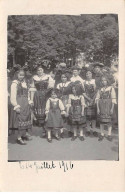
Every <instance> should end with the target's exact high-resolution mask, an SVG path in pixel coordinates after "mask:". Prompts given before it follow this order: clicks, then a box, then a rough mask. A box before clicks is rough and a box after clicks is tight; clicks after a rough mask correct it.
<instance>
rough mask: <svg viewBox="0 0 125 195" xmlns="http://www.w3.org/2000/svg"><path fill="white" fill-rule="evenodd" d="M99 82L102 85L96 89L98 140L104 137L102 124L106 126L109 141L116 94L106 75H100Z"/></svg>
mask: <svg viewBox="0 0 125 195" xmlns="http://www.w3.org/2000/svg"><path fill="white" fill-rule="evenodd" d="M101 83H102V85H103V87H102V88H101V89H100V90H99V91H98V93H97V97H96V102H97V113H98V115H99V122H100V131H101V136H100V137H99V139H98V141H102V140H103V138H104V132H103V130H104V125H107V126H108V137H107V139H108V140H109V141H111V140H112V136H111V131H112V115H113V109H114V104H116V94H115V90H114V88H113V87H112V86H110V83H109V79H108V77H107V76H102V77H101Z"/></svg>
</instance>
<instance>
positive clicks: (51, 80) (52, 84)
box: [48, 76, 55, 88]
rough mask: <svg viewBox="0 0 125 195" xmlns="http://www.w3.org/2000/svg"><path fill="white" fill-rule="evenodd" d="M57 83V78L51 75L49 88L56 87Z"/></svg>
mask: <svg viewBox="0 0 125 195" xmlns="http://www.w3.org/2000/svg"><path fill="white" fill-rule="evenodd" d="M54 85H55V80H54V79H53V78H52V77H51V76H49V84H48V88H54Z"/></svg>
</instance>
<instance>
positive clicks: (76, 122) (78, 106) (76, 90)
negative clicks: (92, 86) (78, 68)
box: [67, 83, 86, 141]
mask: <svg viewBox="0 0 125 195" xmlns="http://www.w3.org/2000/svg"><path fill="white" fill-rule="evenodd" d="M71 92H72V94H70V95H69V101H68V109H67V116H69V124H70V125H71V128H72V130H73V133H74V135H73V137H72V139H71V140H72V141H74V140H75V139H76V138H77V135H78V129H79V131H80V137H79V139H80V140H81V141H84V135H83V128H84V127H85V126H86V118H85V115H84V108H85V101H84V97H83V96H82V93H83V88H82V85H81V83H74V84H73V85H72V86H71Z"/></svg>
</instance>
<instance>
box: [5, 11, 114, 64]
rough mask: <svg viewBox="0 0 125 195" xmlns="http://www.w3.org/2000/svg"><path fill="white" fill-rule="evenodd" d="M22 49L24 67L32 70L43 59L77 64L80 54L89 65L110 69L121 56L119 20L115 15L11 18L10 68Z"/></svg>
mask: <svg viewBox="0 0 125 195" xmlns="http://www.w3.org/2000/svg"><path fill="white" fill-rule="evenodd" d="M19 49H20V55H21V49H22V56H25V60H23V61H22V63H24V61H27V62H28V64H29V65H30V67H33V65H35V64H38V63H41V61H42V60H43V59H48V60H56V61H58V60H59V61H60V60H62V59H63V60H66V59H68V58H72V59H74V60H75V57H76V55H77V53H78V52H77V51H79V50H80V51H82V52H84V53H85V56H86V60H87V61H88V62H93V61H99V62H103V63H104V64H105V65H107V66H109V65H110V61H111V59H112V56H113V55H116V56H118V18H117V15H113V14H104V15H100V14H98V15H80V16H71V15H63V16H62V15H22V16H20V15H17V16H9V17H8V66H12V58H13V59H14V58H15V59H16V56H14V55H17V54H16V52H15V51H18V50H19ZM18 53H19V52H18ZM24 54H25V55H24ZM10 59H11V60H10ZM10 61H11V64H10ZM13 63H14V60H13Z"/></svg>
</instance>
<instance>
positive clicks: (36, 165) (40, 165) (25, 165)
mask: <svg viewBox="0 0 125 195" xmlns="http://www.w3.org/2000/svg"><path fill="white" fill-rule="evenodd" d="M19 166H20V169H22V170H24V169H35V170H36V172H37V173H38V172H39V171H40V170H43V169H45V170H54V169H56V168H59V169H61V170H63V171H64V172H67V171H69V170H71V169H73V167H74V165H73V163H72V162H71V161H67V162H65V161H59V162H54V161H50V162H49V161H48V162H47V161H44V162H22V161H21V162H19Z"/></svg>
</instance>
